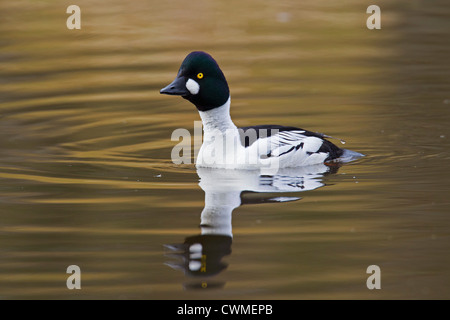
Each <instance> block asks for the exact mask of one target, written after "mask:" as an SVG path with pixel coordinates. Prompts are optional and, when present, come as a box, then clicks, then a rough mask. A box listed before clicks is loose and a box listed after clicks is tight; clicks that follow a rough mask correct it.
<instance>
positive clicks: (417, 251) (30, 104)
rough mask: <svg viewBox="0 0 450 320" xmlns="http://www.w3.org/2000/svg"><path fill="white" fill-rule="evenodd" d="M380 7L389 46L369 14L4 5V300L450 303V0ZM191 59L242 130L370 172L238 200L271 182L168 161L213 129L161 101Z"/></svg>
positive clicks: (0, 248) (325, 8)
mask: <svg viewBox="0 0 450 320" xmlns="http://www.w3.org/2000/svg"><path fill="white" fill-rule="evenodd" d="M70 4H77V5H78V6H80V8H81V30H68V29H67V28H66V19H67V17H68V16H69V14H66V8H67V6H68V5H70ZM376 4H377V5H379V6H380V8H381V19H382V20H381V30H368V29H367V27H366V19H367V18H368V16H369V14H367V13H366V9H367V6H368V4H367V5H365V4H361V3H360V2H359V1H356V0H351V1H345V2H339V3H331V2H330V1H302V2H301V3H299V2H298V1H281V2H279V1H277V2H264V3H261V2H260V1H252V0H250V1H234V0H232V1H226V2H221V1H199V2H190V3H189V5H186V2H184V1H170V3H166V2H156V1H141V0H138V1H133V2H132V3H123V2H122V1H115V0H114V1H108V5H106V4H104V3H103V2H101V1H86V0H80V1H76V3H69V2H67V1H62V2H60V3H58V4H55V3H54V2H52V1H22V0H19V1H13V2H11V1H10V2H5V1H3V2H1V3H0V21H1V22H0V47H1V50H0V65H1V67H0V191H1V193H0V298H2V299H449V298H450V268H449V265H450V254H449V252H450V198H449V194H450V181H449V172H450V161H449V160H450V156H449V148H450V143H449V141H450V132H449V131H450V130H449V124H450V112H449V108H450V64H449V62H448V57H449V56H450V44H449V39H450V37H449V36H450V21H449V19H448V15H449V13H450V3H449V2H448V1H444V0H441V1H433V4H432V5H430V4H429V3H427V2H426V1H396V3H395V4H393V3H391V2H390V1H378V2H377V3H376ZM194 50H204V51H207V52H209V53H211V54H212V55H213V56H214V57H215V58H216V60H217V61H218V62H219V64H220V66H221V68H222V69H223V71H224V73H225V75H226V76H227V79H228V82H229V85H230V89H231V94H232V107H231V113H232V117H233V120H234V121H235V123H236V124H237V125H238V126H249V125H257V124H283V125H290V126H299V127H301V128H304V129H308V130H311V131H318V132H323V133H326V134H328V135H331V136H334V137H339V138H342V139H344V140H346V145H345V147H346V148H349V149H351V150H355V151H358V152H361V153H364V154H365V155H366V157H364V158H362V159H360V160H358V161H355V162H352V163H349V164H345V165H343V166H341V167H339V168H332V169H331V170H330V168H316V169H315V170H312V171H308V170H306V171H301V170H300V171H299V172H297V173H295V174H294V175H293V178H294V180H295V181H294V182H292V181H291V180H292V179H291V180H289V179H287V180H286V179H285V180H283V179H281V178H280V179H278V180H277V181H278V182H277V183H279V185H281V186H289V185H290V186H292V185H293V186H294V188H293V189H292V190H285V189H283V188H281V189H280V190H281V191H280V190H279V191H278V192H269V193H268V191H267V190H266V192H255V190H253V191H254V192H243V193H242V194H241V191H252V186H249V185H247V184H250V182H251V181H257V180H258V179H260V177H258V176H257V175H256V176H255V175H254V174H252V173H236V172H235V173H226V172H225V173H223V172H214V171H208V170H206V172H204V171H203V172H197V170H196V168H195V166H194V165H193V164H182V165H176V164H174V163H173V162H172V160H171V151H172V148H173V147H174V146H175V145H176V144H177V143H178V141H172V140H171V135H172V132H173V131H174V130H175V129H177V128H185V129H187V130H189V132H191V133H193V128H194V121H199V120H200V118H199V116H198V113H197V111H196V110H195V108H194V106H193V105H191V104H190V103H188V102H187V101H185V100H183V99H181V98H179V97H169V96H163V95H160V94H159V89H161V88H162V87H164V86H165V85H167V84H168V83H170V82H171V81H172V80H173V78H174V77H175V75H176V72H177V70H178V68H179V65H180V63H181V61H182V60H183V59H184V57H185V56H186V55H187V54H188V53H189V52H191V51H194ZM333 141H334V142H335V143H337V144H339V141H338V140H333ZM288 176H289V175H288ZM275 178H277V177H275ZM275 178H273V177H272V179H274V180H276V179H275ZM278 178H279V177H278ZM255 179H256V180H255ZM270 183H271V184H272V185H273V181H271V182H270ZM301 187H303V188H301ZM256 191H258V190H256ZM259 191H261V190H259ZM272 191H273V190H272ZM205 200H206V202H205ZM214 208H216V209H217V208H219V209H217V210H219V211H220V210H222V211H220V212H222V213H223V215H220V217H214V215H213V214H211V212H213V211H214V210H215V209H214ZM213 209H214V210H213ZM202 212H203V213H202ZM222 218H223V219H222ZM70 265H77V266H79V267H80V269H81V290H68V289H67V287H66V280H67V278H68V277H69V276H70V275H69V274H67V273H66V269H67V267H68V266H70ZM370 265H377V266H379V267H380V270H381V289H379V290H376V289H374V290H369V289H368V288H367V286H366V280H367V278H368V277H369V276H370V274H367V273H366V270H367V268H368V266H370Z"/></svg>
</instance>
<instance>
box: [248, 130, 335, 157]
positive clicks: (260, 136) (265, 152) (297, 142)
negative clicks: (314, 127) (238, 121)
mask: <svg viewBox="0 0 450 320" xmlns="http://www.w3.org/2000/svg"><path fill="white" fill-rule="evenodd" d="M242 130H243V133H242V134H241V142H243V144H244V146H245V147H253V148H255V147H256V148H258V154H259V155H260V157H261V158H262V159H264V158H278V159H280V160H282V159H292V160H296V161H302V162H303V161H306V160H307V159H308V158H309V157H311V159H313V158H315V159H317V160H320V161H319V162H321V161H329V160H332V159H335V158H338V157H340V156H341V155H342V152H343V151H342V149H340V148H339V147H337V146H335V145H334V144H332V143H331V142H329V141H328V140H325V139H324V136H323V135H322V134H320V133H314V132H310V131H306V130H303V129H300V128H295V127H283V126H256V127H246V128H242ZM253 131H255V132H256V134H255V133H254V132H253ZM255 136H256V137H257V138H256V139H253V140H251V138H252V137H253V138H254V137H255ZM247 138H249V139H247ZM246 139H247V140H246ZM254 143H256V144H254Z"/></svg>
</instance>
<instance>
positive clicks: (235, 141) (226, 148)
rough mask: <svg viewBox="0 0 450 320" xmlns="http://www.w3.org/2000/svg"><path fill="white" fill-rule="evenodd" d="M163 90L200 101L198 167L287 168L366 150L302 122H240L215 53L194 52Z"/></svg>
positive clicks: (355, 155) (344, 158)
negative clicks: (338, 142) (337, 141)
mask: <svg viewBox="0 0 450 320" xmlns="http://www.w3.org/2000/svg"><path fill="white" fill-rule="evenodd" d="M160 93H162V94H168V95H177V96H182V97H183V98H184V99H186V100H188V101H190V102H191V103H193V104H194V105H195V106H196V107H197V109H198V112H199V114H200V117H201V119H202V123H203V131H204V138H203V144H202V146H201V148H200V150H199V153H198V156H197V160H196V165H197V166H198V167H214V168H234V169H250V168H258V167H271V168H287V167H298V166H306V165H314V164H318V163H329V162H340V161H343V162H347V161H350V160H354V159H357V158H359V157H361V156H363V155H362V154H360V153H357V152H354V151H350V150H347V149H341V148H339V147H337V146H336V145H334V144H333V143H331V142H329V141H328V140H326V139H325V138H330V137H329V136H326V135H324V134H321V133H317V132H311V131H307V130H303V129H300V128H296V127H285V126H280V125H260V126H252V127H243V128H238V127H236V126H235V124H234V123H233V121H232V120H231V117H230V90H229V88H228V83H227V81H226V79H225V76H224V74H223V72H222V70H221V69H220V68H219V65H218V64H217V62H216V61H215V60H214V59H213V57H211V56H210V55H209V54H207V53H205V52H202V51H194V52H191V53H190V54H188V55H187V56H186V58H185V59H184V61H183V63H182V64H181V67H180V69H179V71H178V74H177V76H176V78H175V80H174V81H173V82H172V83H171V84H169V85H168V86H166V87H165V88H163V89H161V91H160Z"/></svg>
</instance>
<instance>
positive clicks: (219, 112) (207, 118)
mask: <svg viewBox="0 0 450 320" xmlns="http://www.w3.org/2000/svg"><path fill="white" fill-rule="evenodd" d="M230 101H231V97H230V98H228V100H227V102H225V104H223V105H222V106H220V107H217V108H214V109H211V110H208V111H199V114H200V118H202V123H203V130H204V132H205V135H206V134H208V133H212V132H214V131H217V130H219V131H220V132H222V133H225V132H227V131H229V130H232V131H234V130H237V127H236V126H235V125H234V123H233V121H232V120H231V116H230Z"/></svg>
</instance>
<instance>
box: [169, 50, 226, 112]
mask: <svg viewBox="0 0 450 320" xmlns="http://www.w3.org/2000/svg"><path fill="white" fill-rule="evenodd" d="M160 93H163V94H170V95H176V96H182V97H183V98H184V99H187V100H189V101H190V102H192V103H193V104H194V105H195V106H196V107H197V109H198V110H199V111H208V110H211V109H214V108H217V107H220V106H222V105H224V104H225V103H226V102H227V101H228V98H229V97H230V90H229V89H228V83H227V80H226V79H225V76H224V75H223V72H222V70H220V68H219V65H218V64H217V62H216V60H214V59H213V57H211V56H210V55H209V54H207V53H206V52H202V51H194V52H191V53H190V54H188V55H187V56H186V58H185V59H184V61H183V63H182V64H181V67H180V70H178V74H177V76H176V78H175V80H173V82H172V83H171V84H169V85H168V86H167V87H165V88H163V89H161V91H160Z"/></svg>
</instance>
